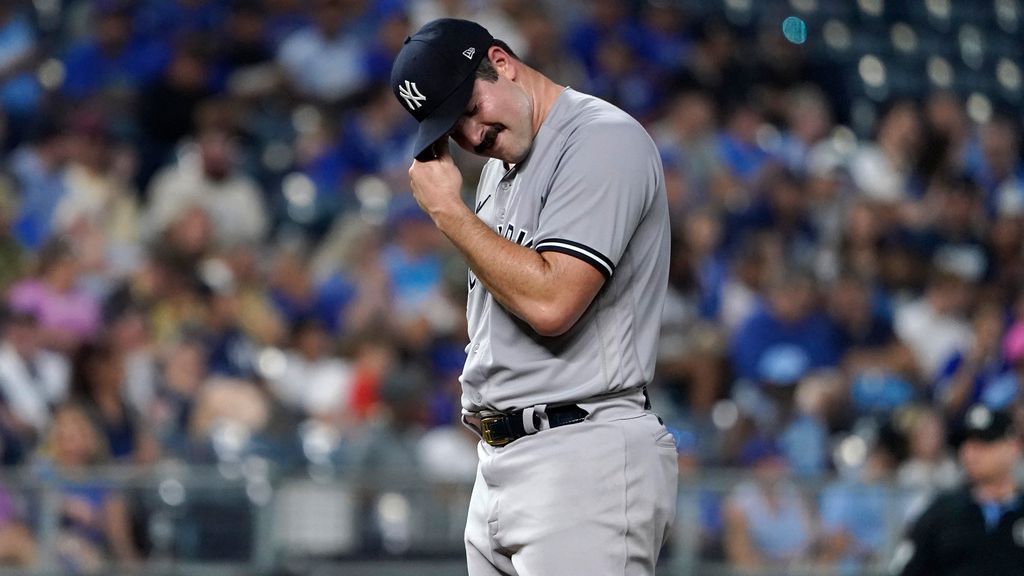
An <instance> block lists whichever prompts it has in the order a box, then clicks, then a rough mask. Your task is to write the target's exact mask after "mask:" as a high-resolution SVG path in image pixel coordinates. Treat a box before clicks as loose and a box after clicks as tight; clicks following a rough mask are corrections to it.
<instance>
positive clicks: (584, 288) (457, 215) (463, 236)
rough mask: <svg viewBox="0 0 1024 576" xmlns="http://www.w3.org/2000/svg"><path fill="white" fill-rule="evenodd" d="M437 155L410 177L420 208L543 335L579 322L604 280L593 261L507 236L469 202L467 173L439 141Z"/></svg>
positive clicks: (480, 276)
mask: <svg viewBox="0 0 1024 576" xmlns="http://www.w3.org/2000/svg"><path fill="white" fill-rule="evenodd" d="M435 151H436V154H437V158H436V159H435V160H431V161H428V162H419V161H416V162H413V164H412V166H411V167H410V168H409V179H410V185H411V187H412V191H413V195H414V196H415V198H416V201H417V202H418V203H419V205H420V207H422V208H423V210H424V211H426V213H427V214H428V215H430V217H431V219H433V221H434V224H435V225H437V227H438V229H440V230H441V232H443V233H444V234H445V235H446V236H447V237H448V238H449V239H450V240H451V241H452V243H453V244H454V245H455V247H456V248H458V249H459V251H460V252H462V254H463V256H464V257H465V259H466V262H467V263H468V264H469V267H470V269H471V270H472V271H473V273H474V274H476V276H477V279H478V280H479V281H480V282H481V283H483V285H484V286H485V287H486V288H487V290H488V291H489V292H490V293H491V294H492V295H493V296H494V298H495V299H496V300H497V301H498V303H499V304H501V305H502V306H503V307H504V308H505V309H507V310H508V311H509V312H511V313H512V314H515V315H516V316H517V317H518V318H520V319H522V320H523V321H525V322H526V323H527V324H529V325H530V326H531V327H532V328H533V329H534V331H536V332H537V333H538V334H540V335H542V336H557V335H560V334H562V333H564V332H565V331H567V330H568V329H569V328H571V327H572V326H573V324H575V323H576V321H577V320H579V318H580V316H582V315H583V312H584V311H585V310H586V309H587V306H589V305H590V302H591V301H592V300H593V299H594V296H595V295H596V294H597V291H598V290H599V289H600V288H601V285H602V284H603V283H604V277H603V276H602V275H601V274H600V273H599V272H598V271H597V270H596V269H594V268H593V267H591V266H590V265H589V264H586V263H584V262H583V261H581V260H579V259H576V258H574V257H572V256H566V255H564V254H559V253H554V252H550V253H544V254H540V253H538V252H535V251H534V250H531V249H529V248H525V247H523V246H519V245H518V244H516V243H514V242H511V241H509V240H506V239H505V238H503V237H501V236H500V235H498V234H497V233H496V232H494V231H493V230H491V229H490V228H489V227H488V226H487V224H485V223H484V222H483V221H481V220H480V219H479V218H477V216H476V215H475V214H474V213H473V212H472V211H471V210H470V209H469V207H467V206H466V205H465V203H463V201H462V197H461V196H460V191H461V188H462V174H461V173H460V172H459V169H458V168H457V167H456V166H455V163H454V162H453V161H452V158H451V156H450V155H449V154H448V147H447V145H444V146H441V145H440V144H439V145H437V147H436V148H435Z"/></svg>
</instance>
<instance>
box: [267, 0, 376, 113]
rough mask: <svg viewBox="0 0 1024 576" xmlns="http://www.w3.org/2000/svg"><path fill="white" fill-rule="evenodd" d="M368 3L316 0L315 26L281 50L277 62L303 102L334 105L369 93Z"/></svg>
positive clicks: (300, 31) (292, 37)
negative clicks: (367, 59) (367, 67)
mask: <svg viewBox="0 0 1024 576" xmlns="http://www.w3.org/2000/svg"><path fill="white" fill-rule="evenodd" d="M367 5H368V3H366V2H362V1H350V0H315V1H314V2H313V3H312V6H313V7H312V16H313V21H312V23H310V24H307V25H305V26H303V27H301V28H299V29H298V30H296V31H295V32H293V33H292V34H290V35H289V36H288V37H287V38H286V39H285V40H284V41H283V42H282V44H281V46H280V49H279V50H278V53H277V61H278V63H279V64H280V66H281V68H282V69H283V71H284V74H285V77H286V79H287V81H288V83H289V85H290V86H291V88H292V89H293V90H294V91H295V92H296V93H297V94H298V95H299V96H301V97H304V98H308V99H313V100H318V101H321V102H324V103H334V102H338V101H340V100H343V99H345V98H347V97H349V96H352V95H354V94H355V93H357V92H359V91H360V90H362V89H363V88H365V87H366V83H367V81H368V77H367V71H366V69H365V68H364V66H363V64H364V62H365V61H366V56H367V50H368V44H369V36H368V34H369V29H368V20H367V18H366V16H367V15H366V12H367Z"/></svg>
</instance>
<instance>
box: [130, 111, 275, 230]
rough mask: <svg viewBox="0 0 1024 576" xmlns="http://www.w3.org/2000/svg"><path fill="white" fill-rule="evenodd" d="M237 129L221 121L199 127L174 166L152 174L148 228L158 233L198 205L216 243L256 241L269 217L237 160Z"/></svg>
mask: <svg viewBox="0 0 1024 576" xmlns="http://www.w3.org/2000/svg"><path fill="white" fill-rule="evenodd" d="M237 154H238V143H237V141H236V140H235V134H234V133H233V132H232V131H231V130H230V129H226V128H223V127H221V126H218V125H215V124H211V125H207V126H204V127H202V128H201V129H200V130H199V133H198V135H197V137H196V140H195V142H194V145H193V146H192V147H191V148H190V149H189V150H188V151H187V152H186V153H184V154H182V155H181V157H180V158H179V159H178V161H177V163H176V164H174V165H173V166H168V167H165V168H164V169H162V170H161V171H160V172H158V173H157V174H156V175H155V176H154V177H153V182H152V184H151V187H150V191H149V199H150V201H149V212H148V215H147V221H148V226H147V229H148V232H149V234H151V235H152V236H154V237H155V236H158V235H159V234H161V233H162V232H163V231H164V230H166V229H167V227H168V226H169V225H170V224H171V222H172V221H174V220H175V219H176V218H177V217H178V216H180V215H181V213H182V212H183V211H185V210H187V209H188V208H189V207H190V206H192V205H197V206H200V207H202V208H203V209H204V210H205V211H206V212H207V214H208V215H209V217H210V219H211V221H212V222H213V224H214V233H215V237H216V240H217V245H218V246H220V247H222V248H223V247H232V246H237V245H250V246H251V245H255V244H259V243H260V242H261V241H262V240H263V239H264V238H265V236H266V234H267V229H268V226H269V219H268V216H267V212H266V208H265V207H264V196H263V192H262V190H261V189H260V187H259V185H258V184H257V183H256V181H255V180H254V179H253V178H252V177H250V176H249V175H248V174H246V173H244V172H242V171H241V170H240V169H239V167H238V165H237V161H238V157H237Z"/></svg>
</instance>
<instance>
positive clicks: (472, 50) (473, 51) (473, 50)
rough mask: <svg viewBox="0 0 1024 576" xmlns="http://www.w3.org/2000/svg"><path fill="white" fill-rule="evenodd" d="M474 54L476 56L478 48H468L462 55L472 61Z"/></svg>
mask: <svg viewBox="0 0 1024 576" xmlns="http://www.w3.org/2000/svg"><path fill="white" fill-rule="evenodd" d="M473 54H476V48H466V49H465V50H463V51H462V55H463V56H465V57H466V58H469V59H470V60H472V59H473Z"/></svg>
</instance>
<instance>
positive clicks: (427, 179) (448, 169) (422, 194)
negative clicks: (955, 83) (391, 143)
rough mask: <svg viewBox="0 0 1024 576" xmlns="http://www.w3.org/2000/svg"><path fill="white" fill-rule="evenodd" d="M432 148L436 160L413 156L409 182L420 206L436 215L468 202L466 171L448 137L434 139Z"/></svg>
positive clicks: (430, 213) (432, 215) (431, 214)
mask: <svg viewBox="0 0 1024 576" xmlns="http://www.w3.org/2000/svg"><path fill="white" fill-rule="evenodd" d="M431 149H432V150H433V151H434V156H435V158H434V159H433V160H427V161H425V162H421V161H419V160H413V162H412V166H410V167H409V184H410V185H411V187H412V194H413V197H414V198H416V202H417V203H419V205H420V208H423V211H424V212H426V213H427V214H429V215H430V216H431V217H432V218H434V217H435V215H436V214H438V213H439V212H442V211H445V210H448V209H451V208H455V207H460V206H461V207H464V206H465V205H464V204H463V202H462V196H461V193H462V173H461V172H459V169H458V167H457V166H455V161H454V160H453V159H452V155H451V151H450V150H449V149H448V138H447V137H444V138H442V139H441V140H438V141H437V142H434V144H433V145H432V146H431ZM434 219H435V220H436V218H434Z"/></svg>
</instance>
